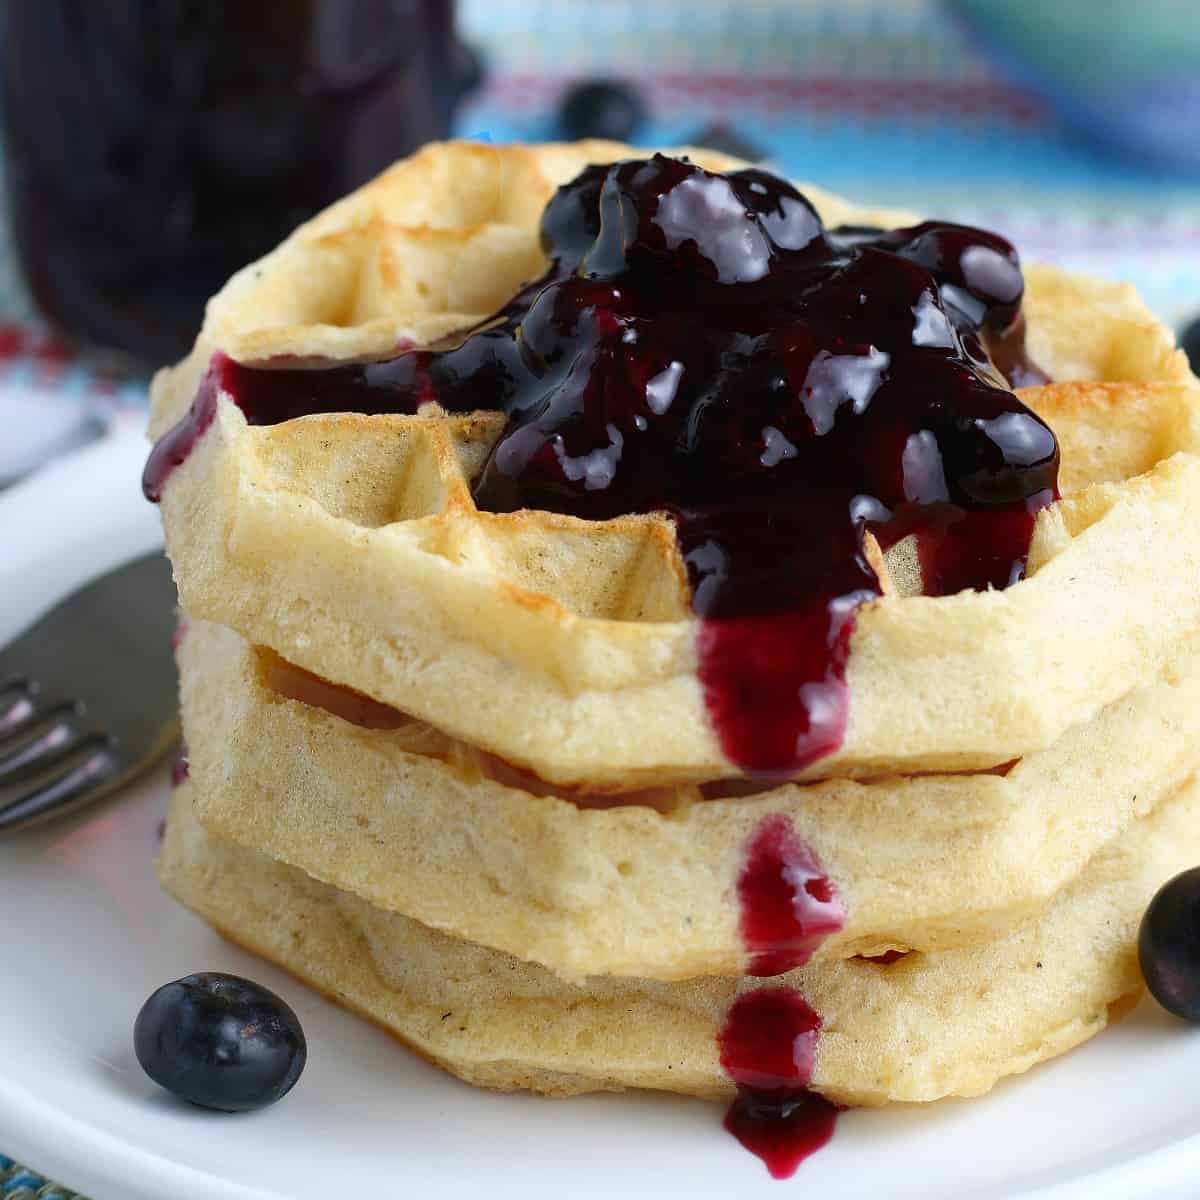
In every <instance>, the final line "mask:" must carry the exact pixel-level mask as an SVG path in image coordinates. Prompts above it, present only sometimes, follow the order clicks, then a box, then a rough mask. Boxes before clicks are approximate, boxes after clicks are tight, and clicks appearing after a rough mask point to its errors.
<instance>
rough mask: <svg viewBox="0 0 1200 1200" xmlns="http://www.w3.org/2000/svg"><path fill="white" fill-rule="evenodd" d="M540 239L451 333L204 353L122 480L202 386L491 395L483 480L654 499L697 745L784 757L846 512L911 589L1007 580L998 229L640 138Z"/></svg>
mask: <svg viewBox="0 0 1200 1200" xmlns="http://www.w3.org/2000/svg"><path fill="white" fill-rule="evenodd" d="M542 242H543V246H544V248H545V250H546V253H547V255H548V256H549V258H550V259H551V266H550V268H549V270H548V271H547V273H546V274H545V275H544V276H543V277H542V278H541V279H540V280H538V281H537V282H535V283H533V284H530V285H529V286H527V287H526V288H524V289H523V290H522V291H521V292H520V293H519V294H518V295H517V296H516V297H515V298H514V299H513V300H512V301H511V302H510V303H509V304H508V305H507V306H506V307H505V308H503V309H502V310H501V311H500V312H499V313H498V314H496V315H495V317H494V318H492V319H490V320H489V321H487V322H485V323H484V324H483V325H481V326H480V327H479V328H478V329H476V330H473V331H468V332H467V333H466V334H465V335H464V336H463V338H462V340H461V342H460V343H459V344H458V345H456V346H453V347H450V348H440V349H433V350H421V351H412V352H409V353H405V354H401V355H399V356H398V357H396V358H393V359H391V360H389V361H386V362H380V363H369V364H363V365H348V366H340V367H334V368H329V369H316V370H313V369H307V370H300V369H264V368H257V369H256V368H252V367H247V366H243V365H239V364H236V363H233V362H231V361H230V360H229V359H227V358H224V357H223V356H220V355H218V356H216V357H215V358H214V361H213V367H212V371H211V372H210V375H209V377H208V379H207V380H206V381H205V384H204V385H203V386H202V387H201V391H200V395H199V396H198V398H197V402H196V406H195V410H194V412H193V413H192V414H190V415H189V417H187V418H185V420H184V422H183V423H182V424H181V426H180V428H179V429H178V430H177V431H173V432H172V433H171V434H168V435H167V438H166V439H164V442H163V443H162V444H160V447H159V448H156V450H155V452H154V454H153V455H152V457H151V461H150V463H149V464H148V466H147V474H146V480H145V485H146V492H147V495H148V496H150V497H151V498H152V499H153V498H156V497H157V496H158V495H160V494H161V491H162V486H163V484H164V482H165V480H166V478H167V477H168V475H169V474H170V471H171V470H172V468H173V466H174V465H175V464H176V463H177V462H178V461H179V460H180V458H181V456H182V455H184V454H186V452H187V449H188V448H189V447H190V445H191V443H192V442H193V441H194V440H195V438H196V437H197V436H199V435H200V433H202V432H203V429H204V427H205V426H206V423H207V421H208V420H211V417H208V416H206V412H207V408H208V406H210V405H211V403H212V399H211V394H210V393H211V392H212V390H213V389H214V388H217V387H219V388H220V390H221V391H223V392H226V393H228V394H229V396H230V397H231V398H232V399H233V400H234V401H235V402H236V403H237V404H238V405H239V406H240V407H241V408H242V410H243V411H244V412H245V414H246V417H247V419H248V420H249V421H250V422H251V423H255V424H266V423H272V422H275V421H281V420H287V419H291V418H293V417H297V416H301V415H304V414H306V413H312V412H332V411H353V412H367V413H378V412H415V411H416V410H417V409H418V407H419V406H421V405H422V404H426V403H429V402H434V401H436V402H437V403H438V404H440V405H441V407H442V409H444V410H446V411H451V412H469V411H472V410H477V409H498V410H502V411H504V412H506V413H508V415H509V421H508V425H507V427H506V429H505V431H504V433H503V434H502V435H501V437H500V439H499V441H498V442H497V444H496V446H495V447H494V449H493V451H492V454H491V456H490V458H489V460H488V462H487V464H486V466H485V468H484V470H483V472H482V475H481V476H480V478H479V479H478V480H477V481H476V483H475V497H476V501H477V502H478V504H479V506H480V508H482V509H485V510H488V511H493V512H508V511H513V510H516V509H519V508H539V509H547V510H551V511H555V512H564V513H570V514H574V515H576V516H580V517H585V518H594V519H603V518H606V517H611V516H614V515H616V514H619V513H629V512H648V511H665V512H667V513H669V514H670V515H671V516H672V517H673V518H674V520H675V524H676V529H677V532H678V539H679V545H680V549H681V551H682V553H683V556H684V560H685V562H686V564H687V569H688V573H689V577H690V580H691V584H692V604H693V608H694V610H695V612H696V613H697V615H698V616H699V617H700V618H701V619H702V627H701V633H700V638H699V654H700V665H699V675H700V680H701V683H702V685H703V688H704V693H705V697H706V701H707V705H708V710H709V713H710V715H711V718H712V721H713V725H714V728H715V729H716V731H717V733H718V736H719V737H720V740H721V744H722V747H723V749H724V751H725V753H726V755H727V756H728V757H729V759H730V760H731V761H732V762H734V763H736V764H737V765H738V766H739V767H740V768H742V770H743V771H744V772H746V773H747V774H756V775H764V776H786V775H789V774H794V773H795V772H797V771H799V770H800V769H802V768H803V767H805V766H806V765H808V764H809V763H812V762H813V761H815V760H817V759H819V758H821V757H822V756H824V755H827V754H829V753H831V752H832V751H834V750H836V749H837V747H838V746H839V745H840V744H841V741H842V739H843V736H844V733H845V726H846V719H847V707H848V697H847V694H846V685H845V667H846V658H847V653H848V649H849V640H850V635H851V633H852V631H853V628H854V619H855V612H856V610H857V608H858V606H859V605H860V604H861V603H863V602H864V601H867V600H870V599H873V598H875V597H877V596H879V595H880V592H881V586H880V581H879V579H878V577H877V575H876V573H875V571H874V570H873V569H872V567H871V565H870V564H869V563H868V561H867V559H866V557H865V555H864V552H863V538H864V534H865V533H866V532H867V531H868V530H870V531H872V532H873V533H875V535H876V536H877V537H878V538H879V539H880V541H881V542H883V543H885V544H887V543H889V542H892V541H895V540H896V539H897V538H898V537H900V536H903V535H904V534H906V533H914V534H916V535H917V536H918V539H919V546H920V552H921V559H922V562H923V563H924V564H925V566H926V568H927V572H928V577H927V579H926V590H927V591H928V592H930V593H932V594H940V593H946V592H953V591H958V590H961V589H963V588H980V589H982V588H987V587H1006V586H1008V585H1009V584H1010V583H1012V582H1013V581H1014V580H1016V579H1019V578H1020V577H1021V575H1022V573H1023V571H1024V566H1025V559H1026V556H1027V553H1028V549H1029V540H1030V537H1031V534H1032V530H1033V522H1034V516H1035V514H1036V513H1037V511H1038V510H1039V509H1040V508H1042V507H1044V506H1045V505H1046V504H1047V503H1049V502H1050V501H1051V500H1052V499H1053V498H1054V497H1055V496H1056V494H1057V491H1056V486H1057V467H1058V447H1057V444H1056V442H1055V439H1054V435H1053V434H1052V433H1051V432H1050V430H1049V429H1048V428H1047V427H1046V426H1045V425H1044V424H1043V423H1042V422H1041V421H1040V420H1039V419H1038V418H1037V417H1036V416H1035V415H1034V414H1033V413H1032V412H1030V410H1029V409H1027V408H1026V407H1025V406H1024V405H1023V404H1021V402H1020V401H1019V400H1018V399H1017V398H1016V397H1015V396H1014V395H1013V394H1012V392H1011V391H1010V390H1009V389H1008V385H1007V384H1006V382H1005V379H1004V377H1003V376H1002V375H1001V374H1000V372H999V371H998V370H997V369H996V367H995V366H994V365H993V362H994V361H997V362H1000V363H1002V364H1003V365H1004V367H1005V369H1006V371H1007V373H1008V377H1009V379H1010V380H1012V381H1019V382H1021V383H1028V382H1033V381H1040V380H1043V379H1044V376H1042V375H1041V374H1040V373H1039V372H1038V371H1037V369H1036V368H1035V367H1033V366H1032V364H1030V363H1029V362H1028V361H1027V359H1026V357H1025V355H1024V350H1023V338H1024V327H1023V324H1022V320H1021V311H1020V304H1021V296H1022V292H1023V280H1022V277H1021V271H1020V267H1019V264H1018V261H1017V256H1016V253H1015V251H1014V250H1013V248H1012V247H1011V246H1010V245H1009V243H1008V242H1006V241H1004V240H1003V239H1002V238H999V237H997V236H996V235H994V234H990V233H985V232H983V231H981V230H976V229H969V228H966V227H963V226H958V225H950V224H945V223H926V224H922V225H917V226H914V227H912V228H910V229H900V230H893V231H889V232H883V231H880V230H874V229H862V228H843V229H839V230H832V231H827V230H825V229H824V228H823V227H822V225H821V222H820V220H819V219H818V217H817V215H816V213H815V212H814V210H813V208H812V207H811V205H810V204H809V203H808V201H807V200H806V199H805V198H804V197H803V196H801V195H800V193H799V192H797V191H796V190H795V189H794V188H793V187H791V186H790V185H789V184H787V183H785V182H784V181H782V180H780V179H777V178H776V177H774V176H772V175H769V174H767V173H765V172H763V171H760V170H757V169H751V170H745V171H738V172H734V173H732V174H729V175H725V176H722V175H715V174H711V173H709V172H706V171H702V170H701V169H700V168H698V167H696V166H694V165H693V164H691V163H688V162H686V161H681V160H676V159H670V158H665V157H663V156H661V155H656V156H655V157H654V158H652V159H649V160H646V161H632V162H625V163H618V164H616V165H614V166H593V167H589V168H587V169H586V170H585V171H584V172H583V173H582V174H581V175H580V176H579V177H578V178H577V179H576V180H574V181H573V182H572V183H570V184H567V185H566V186H564V187H563V188H560V189H559V191H558V192H557V193H556V194H555V196H554V197H553V198H552V199H551V201H550V203H549V204H548V206H547V208H546V211H545V214H544V216H543V219H542ZM989 352H990V355H991V357H989Z"/></svg>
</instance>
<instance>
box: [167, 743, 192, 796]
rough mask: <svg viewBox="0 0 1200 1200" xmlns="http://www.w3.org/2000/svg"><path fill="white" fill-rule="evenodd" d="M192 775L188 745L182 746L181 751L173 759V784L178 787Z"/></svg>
mask: <svg viewBox="0 0 1200 1200" xmlns="http://www.w3.org/2000/svg"><path fill="white" fill-rule="evenodd" d="M190 775H191V763H190V762H188V750H187V747H186V746H180V748H179V753H178V754H176V755H175V757H174V759H172V760H171V786H172V787H173V788H177V787H179V786H180V785H182V784H184V783H186V782H187V781H188V777H189V776H190Z"/></svg>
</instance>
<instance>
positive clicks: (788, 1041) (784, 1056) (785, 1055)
mask: <svg viewBox="0 0 1200 1200" xmlns="http://www.w3.org/2000/svg"><path fill="white" fill-rule="evenodd" d="M820 1032H821V1018H820V1016H819V1015H818V1014H817V1013H816V1012H815V1011H814V1010H813V1008H812V1007H811V1006H810V1005H809V1004H808V1003H807V1002H806V1001H805V999H804V998H803V997H802V996H801V995H800V993H799V992H796V991H794V990H792V989H791V988H775V987H764V988H757V989H755V990H754V991H750V992H743V993H742V995H740V996H739V997H738V998H737V1000H735V1001H734V1003H733V1005H732V1007H731V1008H730V1010H729V1013H728V1015H727V1017H726V1019H725V1026H724V1028H723V1029H722V1030H721V1035H720V1039H719V1041H718V1050H719V1052H720V1056H721V1066H722V1068H723V1069H724V1071H725V1073H726V1074H727V1075H728V1076H729V1078H730V1079H732V1080H733V1082H734V1083H736V1084H737V1087H738V1095H737V1098H736V1099H735V1100H734V1102H733V1103H732V1104H731V1105H730V1107H729V1111H728V1112H727V1113H726V1114H725V1128H726V1129H727V1130H728V1131H729V1132H730V1133H731V1134H733V1136H734V1137H735V1138H737V1140H738V1141H739V1142H741V1144H742V1145H743V1146H745V1147H746V1149H747V1150H749V1151H750V1152H751V1153H752V1154H756V1155H757V1156H758V1157H759V1158H761V1159H762V1160H763V1162H764V1163H766V1166H767V1170H768V1171H770V1173H771V1175H772V1177H773V1178H775V1179H787V1178H789V1177H790V1176H791V1175H792V1173H793V1172H794V1171H795V1170H796V1168H797V1167H798V1166H799V1165H800V1164H801V1163H802V1162H803V1161H804V1160H805V1159H806V1158H807V1157H808V1156H809V1155H810V1154H813V1153H814V1152H815V1151H817V1150H819V1149H820V1148H821V1147H822V1146H824V1145H825V1143H826V1142H828V1141H829V1139H830V1138H831V1137H832V1136H833V1129H834V1125H835V1124H836V1122H837V1115H838V1109H837V1106H836V1105H834V1104H831V1103H830V1102H829V1101H828V1100H826V1099H825V1098H824V1097H823V1096H821V1095H820V1094H819V1093H817V1092H813V1091H809V1088H808V1085H809V1083H810V1082H811V1080H812V1073H813V1063H814V1060H815V1057H816V1049H817V1039H818V1037H819V1036H820Z"/></svg>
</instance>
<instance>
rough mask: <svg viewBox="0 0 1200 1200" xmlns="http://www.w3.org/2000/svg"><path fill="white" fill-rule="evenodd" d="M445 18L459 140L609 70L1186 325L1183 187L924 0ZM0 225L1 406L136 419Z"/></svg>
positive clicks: (1198, 233) (620, 3) (13, 1191)
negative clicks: (482, 78)
mask: <svg viewBox="0 0 1200 1200" xmlns="http://www.w3.org/2000/svg"><path fill="white" fill-rule="evenodd" d="M460 12H461V20H462V24H463V26H464V29H465V32H466V35H467V37H468V38H469V39H470V40H471V41H472V42H473V43H474V44H475V45H476V46H477V47H478V48H479V49H480V50H481V51H482V53H483V55H484V57H485V59H486V61H487V64H488V68H489V74H488V80H487V83H486V85H485V86H484V87H483V89H482V90H481V91H480V92H479V93H478V94H477V95H476V96H475V97H474V98H473V99H472V100H471V101H470V102H469V103H468V104H467V105H466V106H465V107H464V109H463V110H462V112H461V114H460V116H459V121H458V131H459V132H460V133H462V134H464V135H468V136H475V137H481V138H489V139H492V140H496V141H504V140H510V139H535V140H536V139H542V138H550V137H556V136H560V133H559V130H558V129H557V127H556V124H555V120H554V109H555V106H556V103H557V101H558V98H559V97H560V95H561V93H562V91H563V89H564V88H565V87H566V86H567V84H568V83H569V82H570V81H571V80H573V79H576V78H579V77H582V76H613V75H620V76H623V77H626V78H628V79H631V80H632V81H634V82H635V84H636V85H637V86H638V87H639V89H640V90H641V91H642V93H643V94H644V96H645V98H646V99H647V101H648V103H649V106H650V110H651V114H652V115H651V119H650V120H649V122H648V123H647V125H646V126H645V128H643V129H642V130H640V131H639V138H638V140H639V141H641V142H643V143H645V144H655V143H657V144H672V143H680V142H686V141H689V140H694V139H695V138H696V137H697V136H698V135H699V133H700V131H701V130H703V129H704V128H705V127H706V126H709V125H711V124H713V123H718V122H719V123H721V124H724V125H725V126H727V127H728V128H730V129H731V130H732V131H733V132H735V133H737V134H739V135H741V136H742V137H745V138H747V139H749V140H750V141H752V142H754V143H756V144H757V145H759V146H761V147H762V148H763V150H764V151H765V152H766V154H767V155H768V156H769V159H770V161H771V163H772V164H774V165H775V166H777V167H778V168H779V169H780V170H782V171H784V172H786V173H787V174H789V175H791V176H794V177H796V178H807V179H812V180H815V181H819V182H821V183H823V184H825V185H826V186H828V187H831V188H834V189H835V190H839V191H842V192H844V193H846V194H847V195H850V196H852V197H854V198H857V199H862V200H868V201H869V200H876V201H881V202H886V203H889V204H893V205H903V206H907V207H911V208H914V209H916V210H918V211H922V212H925V213H927V214H931V215H934V214H936V215H939V216H943V217H947V218H952V219H957V220H964V221H969V222H972V223H976V224H981V225H985V226H989V227H992V228H995V229H998V230H1000V231H1002V232H1004V233H1006V234H1007V235H1008V236H1010V237H1011V238H1012V239H1013V240H1014V241H1015V242H1016V243H1017V245H1018V246H1019V247H1020V249H1021V250H1022V252H1023V254H1024V255H1025V256H1026V257H1029V258H1038V259H1044V260H1049V261H1053V262H1057V263H1060V264H1063V265H1066V266H1068V267H1074V268H1077V269H1081V270H1086V271H1090V272H1093V273H1096V274H1101V275H1105V276H1110V277H1116V278H1123V279H1129V280H1132V281H1133V282H1134V283H1136V284H1137V285H1138V287H1139V288H1140V289H1141V290H1142V292H1143V294H1144V295H1145V296H1146V298H1147V299H1148V301H1149V302H1150V303H1151V305H1152V306H1154V307H1155V308H1156V309H1157V310H1158V311H1159V312H1160V313H1161V314H1162V315H1163V317H1164V318H1165V319H1167V320H1168V321H1169V322H1172V323H1179V322H1181V321H1182V320H1184V319H1186V318H1187V317H1189V316H1191V315H1192V314H1193V313H1195V312H1196V311H1200V188H1198V187H1197V184H1196V183H1195V181H1191V182H1187V181H1181V180H1178V179H1174V178H1171V177H1169V176H1165V175H1163V174H1161V173H1159V172H1156V171H1155V170H1153V169H1151V168H1148V167H1145V166H1140V165H1138V164H1135V163H1132V162H1128V161H1122V160H1118V159H1114V158H1109V157H1105V156H1103V155H1102V154H1100V153H1099V152H1096V151H1093V150H1092V149H1091V148H1090V147H1088V146H1087V145H1085V144H1082V143H1081V142H1079V141H1078V140H1077V139H1075V138H1073V137H1072V136H1070V135H1068V134H1067V133H1065V132H1064V131H1063V130H1062V129H1061V128H1060V127H1059V126H1058V125H1057V124H1056V122H1055V121H1054V120H1053V118H1052V117H1051V116H1050V114H1049V113H1047V112H1046V111H1045V110H1044V109H1042V108H1041V107H1039V105H1037V104H1036V103H1034V102H1032V101H1031V100H1029V99H1028V98H1026V97H1025V96H1023V95H1021V94H1019V93H1017V92H1015V91H1013V90H1012V89H1010V88H1009V87H1007V86H1005V85H1004V84H1003V83H1001V82H1000V81H999V80H998V79H997V78H996V77H995V75H994V74H993V72H992V71H991V70H990V69H989V67H988V65H987V63H986V62H985V61H984V60H983V59H982V58H981V57H980V56H979V55H977V54H976V53H975V52H974V51H973V50H972V49H971V48H970V47H969V46H968V45H967V44H966V43H965V41H964V39H963V38H962V36H961V35H960V34H959V33H958V31H957V30H956V29H955V27H954V26H953V25H952V24H951V23H950V22H948V21H947V19H946V18H945V16H944V14H943V12H942V10H941V8H940V7H939V5H938V4H937V3H936V2H935V0H811V2H808V3H805V2H803V0H460ZM4 228H5V225H4V221H3V214H2V212H0V408H2V407H3V404H4V398H5V395H6V394H12V391H13V390H20V391H25V392H27V391H29V390H30V389H34V390H37V391H41V392H44V393H46V394H47V395H53V396H55V397H59V398H61V397H63V396H74V397H77V398H78V400H79V402H80V403H81V404H85V405H87V406H89V407H91V408H93V409H95V410H98V411H100V412H101V413H102V414H104V415H105V416H109V417H111V416H113V415H114V414H117V415H120V414H125V415H126V416H127V417H128V419H132V420H138V419H141V418H140V412H141V408H142V406H143V405H144V397H145V384H146V379H145V377H144V376H141V375H137V374H125V375H122V374H120V373H116V372H114V371H112V370H110V369H104V368H102V367H101V366H99V365H98V364H97V363H95V362H94V361H92V360H90V359H88V358H86V357H80V356H78V355H77V354H76V353H75V351H73V350H72V349H71V348H70V347H69V346H68V345H67V344H66V343H64V342H62V341H61V340H60V339H58V338H55V337H53V336H52V335H50V334H49V333H47V331H46V330H45V329H44V328H43V327H42V326H41V325H40V324H39V323H38V321H37V318H36V316H35V314H34V313H33V310H32V307H31V306H30V304H29V300H28V297H27V294H26V292H25V290H24V288H23V286H22V285H21V282H20V279H19V277H18V273H17V271H16V268H15V263H14V260H13V255H12V248H11V246H10V245H9V243H8V241H7V238H6V237H5V235H4ZM132 1019H133V1014H132V1013H131V1014H130V1021H131V1022H132ZM235 1119H236V1118H235ZM35 1196H36V1197H40V1198H42V1200H51V1198H54V1200H59V1198H60V1197H61V1198H64V1200H65V1198H68V1197H70V1196H71V1193H68V1192H66V1191H63V1190H61V1189H58V1188H57V1187H55V1186H54V1185H52V1184H46V1183H45V1181H44V1180H42V1179H41V1178H40V1177H39V1176H37V1175H35V1174H33V1173H32V1172H30V1171H28V1170H26V1169H25V1168H23V1167H20V1166H18V1165H16V1164H13V1163H12V1162H11V1161H10V1160H8V1159H6V1158H4V1157H2V1156H0V1200H17V1198H18V1197H19V1198H20V1200H31V1198H32V1197H35ZM98 1200H108V1198H98Z"/></svg>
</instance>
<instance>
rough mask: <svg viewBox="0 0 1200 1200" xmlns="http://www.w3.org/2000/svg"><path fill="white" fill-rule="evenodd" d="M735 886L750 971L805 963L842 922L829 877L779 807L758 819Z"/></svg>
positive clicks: (780, 970)
mask: <svg viewBox="0 0 1200 1200" xmlns="http://www.w3.org/2000/svg"><path fill="white" fill-rule="evenodd" d="M737 890H738V902H739V907H740V910H741V935H742V942H743V944H744V945H745V947H746V952H747V955H748V958H749V962H748V964H747V967H746V973H747V974H748V975H782V974H783V973H784V972H785V971H790V970H792V969H793V968H794V967H801V966H803V965H804V964H805V963H806V962H808V960H809V959H810V958H811V957H812V955H813V951H814V950H816V948H817V947H818V946H819V945H820V944H821V942H823V941H824V940H825V938H827V937H828V936H829V935H830V934H831V933H836V932H837V931H838V930H839V929H841V928H842V926H843V925H844V924H845V923H846V909H845V906H844V905H843V903H842V899H841V897H840V896H839V895H838V893H837V889H836V888H835V887H834V885H833V881H832V880H831V879H830V878H829V877H828V876H827V875H826V874H825V872H824V871H823V870H822V868H821V864H820V862H819V861H818V859H817V856H816V854H815V853H814V851H813V850H812V848H811V847H810V846H809V845H808V844H807V843H806V842H805V841H804V839H803V838H801V837H800V836H799V835H798V834H797V833H796V831H795V830H794V829H793V828H792V823H791V821H789V820H788V818H787V817H786V816H784V815H783V814H782V813H775V814H773V815H772V816H769V817H764V818H763V819H762V820H761V821H760V822H759V823H758V826H757V828H756V829H755V831H754V833H753V834H752V835H751V837H750V840H749V842H748V843H747V846H746V851H745V859H744V861H743V864H742V870H741V873H740V875H739V876H738V883H737Z"/></svg>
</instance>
